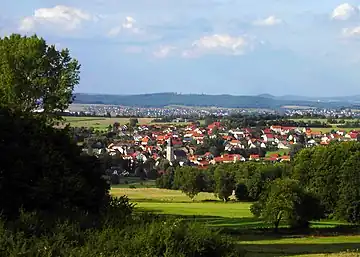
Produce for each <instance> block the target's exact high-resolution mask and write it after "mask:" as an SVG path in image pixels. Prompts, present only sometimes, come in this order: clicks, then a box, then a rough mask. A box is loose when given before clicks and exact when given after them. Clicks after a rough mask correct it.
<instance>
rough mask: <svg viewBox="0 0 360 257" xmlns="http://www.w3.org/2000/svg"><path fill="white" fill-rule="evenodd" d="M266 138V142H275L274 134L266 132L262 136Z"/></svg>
mask: <svg viewBox="0 0 360 257" xmlns="http://www.w3.org/2000/svg"><path fill="white" fill-rule="evenodd" d="M261 137H262V138H263V139H264V142H265V143H267V142H273V141H274V140H275V138H274V135H273V134H264V135H262V136H261Z"/></svg>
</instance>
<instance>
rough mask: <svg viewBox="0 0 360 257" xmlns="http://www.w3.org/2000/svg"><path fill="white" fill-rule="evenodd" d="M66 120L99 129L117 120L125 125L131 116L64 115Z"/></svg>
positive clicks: (145, 120) (148, 120) (142, 122)
mask: <svg viewBox="0 0 360 257" xmlns="http://www.w3.org/2000/svg"><path fill="white" fill-rule="evenodd" d="M63 118H64V122H63V125H66V124H70V126H71V127H87V128H90V127H92V128H94V129H99V130H104V129H107V128H108V126H109V125H113V124H114V123H115V122H118V123H119V124H120V125H124V124H127V123H129V119H130V118H107V117H73V116H69V117H63ZM137 119H138V121H139V123H138V124H139V125H147V124H150V123H151V124H162V123H158V122H156V123H154V122H152V121H153V120H154V118H137ZM167 124H178V125H184V124H188V123H186V122H178V123H167Z"/></svg>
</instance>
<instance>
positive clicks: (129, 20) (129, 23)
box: [108, 16, 142, 37]
mask: <svg viewBox="0 0 360 257" xmlns="http://www.w3.org/2000/svg"><path fill="white" fill-rule="evenodd" d="M122 31H129V32H131V33H140V32H141V31H142V30H141V29H140V28H139V27H138V26H137V21H136V20H135V19H134V18H133V17H130V16H128V17H126V18H125V19H124V21H123V22H122V23H121V24H120V25H119V26H116V27H113V28H112V29H111V30H110V31H109V33H108V35H109V36H112V37H114V36H118V35H119V34H120V33H121V32H122Z"/></svg>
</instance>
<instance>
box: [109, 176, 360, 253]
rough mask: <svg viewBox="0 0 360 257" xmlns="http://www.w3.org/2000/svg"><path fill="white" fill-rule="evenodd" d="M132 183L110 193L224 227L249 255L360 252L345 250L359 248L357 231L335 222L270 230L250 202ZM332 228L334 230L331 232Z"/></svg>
mask: <svg viewBox="0 0 360 257" xmlns="http://www.w3.org/2000/svg"><path fill="white" fill-rule="evenodd" d="M148 183H150V182H148ZM132 185H133V186H136V189H130V188H125V187H124V186H123V185H121V186H119V187H115V188H112V190H111V193H112V194H113V195H116V196H122V195H127V196H128V197H129V198H130V199H131V201H132V202H134V203H136V210H138V211H152V212H155V213H158V214H164V215H171V216H181V217H184V218H187V219H192V220H195V221H197V222H202V223H204V224H206V225H207V226H211V227H218V228H223V229H225V231H224V232H228V233H230V234H231V235H232V236H233V237H234V239H236V240H237V241H238V242H239V245H240V246H241V247H242V248H243V249H245V250H246V251H247V255H246V256H249V257H255V256H266V257H267V256H269V257H270V256H302V257H305V256H307V257H320V256H321V257H322V256H331V257H332V256H342V257H354V256H360V255H359V253H357V252H353V253H350V252H347V251H348V250H356V249H358V248H360V235H359V234H356V233H354V232H352V233H350V232H346V233H345V232H341V231H340V232H339V230H337V229H335V228H334V226H335V225H337V224H338V223H336V222H328V221H323V222H316V223H313V224H312V227H316V228H315V229H314V230H313V231H314V232H311V233H310V234H298V235H294V234H286V233H285V234H273V233H272V232H269V230H267V229H265V227H266V226H265V225H264V223H263V222H262V221H261V220H259V219H256V218H254V217H253V216H252V214H251V212H250V210H249V208H250V205H251V204H250V203H238V202H234V201H231V202H229V203H223V202H221V201H218V200H217V199H216V198H215V196H214V195H213V194H210V193H200V194H199V195H198V196H197V197H196V198H195V201H191V200H190V199H189V198H188V197H187V196H186V195H184V194H183V193H181V192H180V191H175V190H164V189H158V188H141V187H142V186H143V185H140V184H139V183H136V182H135V181H134V183H132ZM127 186H129V185H127ZM315 231H316V232H315ZM334 232H336V233H337V234H336V235H334ZM329 254H330V255H329Z"/></svg>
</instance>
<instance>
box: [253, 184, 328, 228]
mask: <svg viewBox="0 0 360 257" xmlns="http://www.w3.org/2000/svg"><path fill="white" fill-rule="evenodd" d="M251 212H252V213H253V214H254V216H256V217H262V218H263V219H264V220H265V221H266V222H268V223H269V224H272V225H273V226H274V228H275V230H277V229H278V227H279V225H280V222H281V221H284V222H285V223H287V224H288V225H290V226H291V227H293V228H300V227H301V228H303V227H307V226H308V225H309V220H312V219H319V218H321V216H322V213H321V209H320V208H318V201H317V200H316V199H315V198H313V197H312V196H311V195H310V194H309V193H307V192H305V191H304V190H303V188H301V186H300V184H299V182H298V181H296V180H292V179H288V178H286V179H276V180H274V181H272V182H270V183H269V184H267V185H266V188H265V190H264V191H263V192H262V194H261V197H260V200H259V201H258V202H257V203H255V204H253V206H252V207H251Z"/></svg>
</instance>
